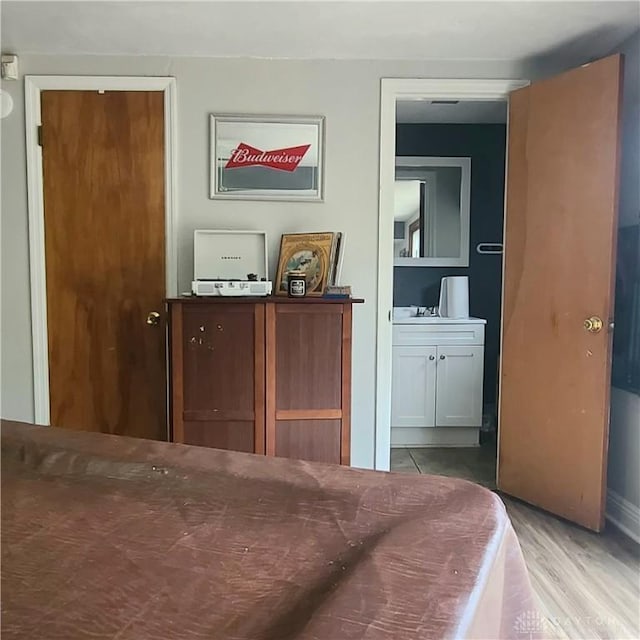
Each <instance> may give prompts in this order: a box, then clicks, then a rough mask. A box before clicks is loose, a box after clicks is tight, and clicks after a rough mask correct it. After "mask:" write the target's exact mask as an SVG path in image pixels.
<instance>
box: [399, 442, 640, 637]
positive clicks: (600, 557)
mask: <svg viewBox="0 0 640 640" xmlns="http://www.w3.org/2000/svg"><path fill="white" fill-rule="evenodd" d="M391 470H392V471H398V472H401V473H431V474H437V475H446V476H453V477H458V478H464V479H466V480H471V481H473V482H477V483H478V484H481V485H483V486H485V487H488V488H489V489H493V490H495V447H494V446H491V445H489V446H483V447H474V448H469V449H467V448H456V449H454V448H447V449H437V448H434V449H392V451H391ZM500 497H501V498H502V500H503V501H504V503H505V505H506V507H507V512H508V513H509V517H510V518H511V522H512V523H513V528H514V529H515V531H516V533H517V535H518V539H519V540H520V546H521V547H522V553H523V555H524V558H525V562H526V563H527V567H528V569H529V575H530V577H531V584H532V586H533V589H534V591H535V593H536V595H537V597H538V601H539V605H540V611H541V613H542V616H543V617H542V618H541V619H540V620H539V625H540V627H541V628H542V629H544V632H545V637H547V638H550V639H551V638H575V639H576V640H590V639H591V638H609V639H612V640H613V639H615V640H618V639H620V640H622V639H626V638H630V639H633V640H638V639H640V546H639V545H637V544H635V543H634V542H633V541H631V540H629V539H628V538H626V537H625V536H624V535H622V534H621V533H619V532H618V531H617V530H616V529H615V528H613V527H611V526H609V527H608V528H607V529H606V530H605V531H604V533H601V534H597V533H592V532H591V531H587V530H586V529H583V528H582V527H578V526H576V525H573V524H571V523H569V522H566V521H564V520H562V519H560V518H556V517H554V516H552V515H550V514H548V513H545V512H544V511H541V510H539V509H536V508H534V507H530V506H528V505H527V504H525V503H523V502H520V501H518V500H514V499H513V498H509V497H508V496H505V495H500Z"/></svg>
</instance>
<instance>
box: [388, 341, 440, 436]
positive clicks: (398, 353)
mask: <svg viewBox="0 0 640 640" xmlns="http://www.w3.org/2000/svg"><path fill="white" fill-rule="evenodd" d="M436 354H437V349H436V347H418V346H414V347H406V346H404V347H403V346H394V347H393V358H392V359H393V362H392V369H393V376H392V378H391V426H392V427H435V426H436V423H435V418H436V357H437V356H436Z"/></svg>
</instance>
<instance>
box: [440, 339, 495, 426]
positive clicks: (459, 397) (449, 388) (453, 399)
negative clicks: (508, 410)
mask: <svg viewBox="0 0 640 640" xmlns="http://www.w3.org/2000/svg"><path fill="white" fill-rule="evenodd" d="M483 359H484V347H480V346H477V347H454V346H451V347H438V359H437V362H438V375H437V383H436V426H437V427H480V426H481V424H482V371H483Z"/></svg>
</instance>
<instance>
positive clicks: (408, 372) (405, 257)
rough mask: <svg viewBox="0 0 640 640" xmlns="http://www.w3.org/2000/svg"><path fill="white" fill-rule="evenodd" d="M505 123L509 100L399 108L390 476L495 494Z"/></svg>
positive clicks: (403, 103) (426, 102)
mask: <svg viewBox="0 0 640 640" xmlns="http://www.w3.org/2000/svg"><path fill="white" fill-rule="evenodd" d="M506 122H507V102H506V99H504V98H503V99H501V100H482V101H480V100H441V99H432V100H431V99H423V100H398V101H397V102H396V148H395V182H394V203H393V218H394V220H393V231H394V236H393V237H394V241H393V244H394V259H393V317H392V347H391V350H392V354H391V356H392V387H391V389H392V390H391V442H390V446H391V452H390V468H391V470H392V471H400V472H409V473H425V474H438V475H450V476H455V477H460V478H465V479H468V480H472V481H474V482H477V483H479V484H482V485H484V486H487V487H489V488H492V489H493V488H495V480H496V450H497V437H496V428H497V418H496V415H497V409H496V408H497V406H498V385H497V379H498V376H497V370H498V353H499V343H500V317H501V295H502V251H501V248H502V240H503V220H504V178H505V152H506V126H507V125H506ZM444 278H446V280H444V281H443V279H444ZM443 282H444V285H445V286H444V287H443ZM446 285H449V286H446ZM451 285H454V286H451ZM447 291H448V292H449V296H448V297H447V296H445V295H444V294H446V293H447Z"/></svg>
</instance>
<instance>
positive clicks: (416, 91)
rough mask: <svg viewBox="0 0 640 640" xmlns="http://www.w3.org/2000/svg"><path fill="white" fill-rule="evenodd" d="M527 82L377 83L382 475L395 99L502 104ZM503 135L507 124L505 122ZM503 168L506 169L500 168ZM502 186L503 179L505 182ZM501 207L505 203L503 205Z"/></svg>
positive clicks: (386, 462)
mask: <svg viewBox="0 0 640 640" xmlns="http://www.w3.org/2000/svg"><path fill="white" fill-rule="evenodd" d="M529 84H530V81H529V80H508V79H486V80H481V79H462V78H457V79H456V78H442V79H438V78H382V80H381V84H380V182H379V186H380V197H379V203H378V278H377V285H378V286H377V289H378V309H377V322H376V325H377V327H376V407H375V412H376V417H375V440H374V455H375V459H374V468H375V469H378V470H381V471H388V470H389V466H390V452H391V338H392V335H391V334H392V323H391V318H392V315H393V216H392V215H388V212H390V211H392V210H393V187H394V180H395V159H396V102H397V101H398V100H425V99H427V100H429V99H430V100H473V101H482V100H487V101H495V100H505V101H508V99H509V94H510V93H511V92H512V91H515V90H516V89H520V88H522V87H526V86H528V85H529ZM507 132H508V123H507ZM505 170H506V165H505ZM505 188H506V180H505ZM505 205H506V202H505Z"/></svg>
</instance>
